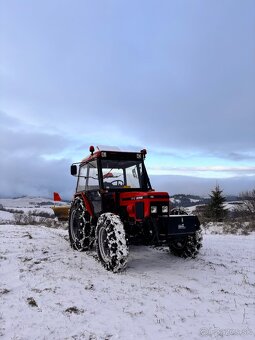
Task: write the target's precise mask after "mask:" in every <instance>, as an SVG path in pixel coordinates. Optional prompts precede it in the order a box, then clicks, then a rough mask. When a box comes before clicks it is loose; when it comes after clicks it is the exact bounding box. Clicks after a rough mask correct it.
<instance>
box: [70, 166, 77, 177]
mask: <svg viewBox="0 0 255 340" xmlns="http://www.w3.org/2000/svg"><path fill="white" fill-rule="evenodd" d="M71 175H72V176H76V175H77V165H75V164H72V165H71Z"/></svg>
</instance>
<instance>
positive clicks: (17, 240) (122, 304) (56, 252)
mask: <svg viewBox="0 0 255 340" xmlns="http://www.w3.org/2000/svg"><path fill="white" fill-rule="evenodd" d="M2 213H4V212H2V211H0V216H2ZM0 223H1V222H0ZM0 238H1V243H0V337H2V338H3V339H8V340H9V339H13V340H14V339H15V340H29V339H47V340H48V339H85V340H86V339H90V340H92V339H93V340H95V339H97V340H99V339H100V340H101V339H109V340H110V339H127V340H129V339H163V340H164V339H178V338H179V339H201V338H205V339H207V338H209V339H210V338H220V339H221V338H226V339H254V336H255V327H254V325H253V322H254V316H255V300H254V296H255V273H254V259H255V250H254V241H255V236H254V234H251V235H248V236H240V235H211V234H205V235H204V242H203V248H202V249H201V252H200V254H199V255H198V257H197V258H196V259H186V260H184V259H181V258H177V257H175V256H173V255H171V254H169V252H168V250H167V249H166V248H158V249H157V248H156V249H155V248H151V247H143V246H131V249H130V256H129V262H128V267H127V270H126V271H125V272H123V273H120V274H113V273H111V272H107V271H106V270H105V269H104V268H103V267H102V266H101V264H100V263H99V262H98V261H97V258H96V256H95V252H94V251H91V252H89V253H85V252H77V251H74V250H72V249H71V248H70V246H69V242H68V236H67V231H66V230H62V229H52V228H46V227H45V226H31V225H27V226H20V225H13V224H2V225H0Z"/></svg>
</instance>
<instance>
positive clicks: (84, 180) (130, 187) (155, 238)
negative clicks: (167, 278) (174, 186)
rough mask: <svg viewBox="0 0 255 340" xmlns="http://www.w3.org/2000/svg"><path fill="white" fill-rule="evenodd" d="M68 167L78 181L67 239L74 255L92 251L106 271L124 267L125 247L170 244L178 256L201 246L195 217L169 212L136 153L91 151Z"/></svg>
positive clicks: (166, 201) (164, 195)
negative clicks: (83, 251) (75, 252)
mask: <svg viewBox="0 0 255 340" xmlns="http://www.w3.org/2000/svg"><path fill="white" fill-rule="evenodd" d="M90 153H91V154H90V155H89V156H88V157H87V158H85V159H83V160H82V161H81V162H80V163H74V164H72V165H71V174H72V175H74V176H77V177H78V180H77V186H76V193H75V195H74V199H73V202H72V204H71V208H70V212H69V237H70V242H71V246H72V247H73V248H74V249H76V250H79V251H81V250H88V249H91V248H92V246H93V244H94V242H95V243H96V249H97V254H98V257H99V259H100V261H101V262H102V264H103V266H104V267H105V268H106V269H107V270H111V271H113V272H118V271H120V270H122V269H123V268H125V266H126V264H127V259H128V252H129V249H128V248H129V244H134V243H135V244H149V245H168V246H169V248H170V251H171V252H172V253H173V254H175V255H177V256H181V257H195V256H196V255H197V253H198V251H199V249H200V247H201V244H202V243H201V241H202V236H201V230H200V223H199V220H198V218H197V216H193V215H187V214H184V213H182V212H178V210H175V211H174V215H172V214H171V213H170V211H169V195H168V193H167V192H156V191H154V190H153V189H152V187H151V184H150V180H149V177H148V175H147V171H146V168H145V164H144V160H145V157H146V150H141V151H140V152H122V151H104V150H97V151H95V150H94V147H93V146H91V147H90Z"/></svg>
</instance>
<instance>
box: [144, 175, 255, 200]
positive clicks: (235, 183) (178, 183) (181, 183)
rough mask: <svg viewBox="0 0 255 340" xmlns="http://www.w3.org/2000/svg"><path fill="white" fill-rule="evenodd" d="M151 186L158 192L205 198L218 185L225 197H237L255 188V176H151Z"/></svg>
mask: <svg viewBox="0 0 255 340" xmlns="http://www.w3.org/2000/svg"><path fill="white" fill-rule="evenodd" d="M151 182H152V186H153V187H154V188H155V189H156V190H159V191H167V192H169V194H170V195H174V194H180V193H183V194H195V195H196V194H197V195H202V196H207V195H208V194H210V193H211V190H212V189H214V188H215V185H216V184H219V185H220V187H221V188H222V189H223V191H224V194H225V195H239V194H240V193H241V192H244V191H247V190H249V191H250V190H252V189H253V188H255V176H254V175H253V176H236V177H233V178H220V179H212V178H199V177H191V176H174V175H173V176H171V175H165V176H155V175H153V176H151Z"/></svg>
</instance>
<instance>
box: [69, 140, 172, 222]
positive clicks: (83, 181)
mask: <svg viewBox="0 0 255 340" xmlns="http://www.w3.org/2000/svg"><path fill="white" fill-rule="evenodd" d="M90 151H91V154H90V155H89V156H88V157H87V158H85V159H83V160H82V161H81V162H80V163H74V164H73V165H72V166H71V174H73V175H77V177H78V179H77V186H76V194H75V195H83V196H84V198H85V200H86V199H87V200H88V203H87V205H88V206H90V211H91V214H92V215H95V216H99V215H100V214H101V213H102V212H109V211H110V212H113V213H118V214H124V215H127V206H129V207H130V205H133V202H131V201H132V199H137V198H138V199H139V200H140V201H141V200H143V198H144V197H147V198H148V195H147V194H146V193H148V192H154V191H153V189H152V188H151V184H150V180H149V177H148V174H147V171H146V168H145V164H144V159H145V156H146V150H141V151H140V152H123V151H103V150H98V151H96V152H94V148H93V147H90ZM155 195H156V193H154V196H155ZM156 196H157V195H156ZM161 196H162V195H161ZM164 198H165V200H166V202H165V203H166V204H167V205H168V203H169V196H168V194H167V193H165V197H164ZM125 201H129V202H128V203H129V204H126V202H125ZM129 210H130V209H129ZM143 215H144V214H143ZM132 217H136V216H132Z"/></svg>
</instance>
